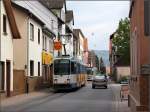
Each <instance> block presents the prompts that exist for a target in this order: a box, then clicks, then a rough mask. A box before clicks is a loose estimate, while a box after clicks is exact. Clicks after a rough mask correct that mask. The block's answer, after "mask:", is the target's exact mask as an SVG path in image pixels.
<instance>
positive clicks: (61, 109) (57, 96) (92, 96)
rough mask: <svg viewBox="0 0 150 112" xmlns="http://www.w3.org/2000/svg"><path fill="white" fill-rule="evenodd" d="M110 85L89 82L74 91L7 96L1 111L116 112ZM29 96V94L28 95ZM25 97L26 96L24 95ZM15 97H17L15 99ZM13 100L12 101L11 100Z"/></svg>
mask: <svg viewBox="0 0 150 112" xmlns="http://www.w3.org/2000/svg"><path fill="white" fill-rule="evenodd" d="M113 95H114V93H113V90H112V87H111V85H109V87H108V89H103V88H97V89H91V84H88V85H87V86H86V87H83V88H81V89H79V90H77V91H74V92H64V93H62V92H61V93H60V92H59V93H51V92H45V94H42V95H39V96H37V97H38V98H29V99H27V100H25V99H23V100H22V101H19V100H21V97H20V98H19V96H18V98H17V97H16V98H15V97H14V98H10V99H9V98H8V99H6V100H4V101H3V102H2V105H1V106H2V110H1V111H2V112H118V111H117V108H118V107H117V106H116V101H115V96H113ZM34 96H35V95H33V97H34ZM30 97H31V96H30ZM22 98H23V97H22ZM26 98H27V97H26ZM15 99H18V101H17V100H15ZM13 100H14V101H13Z"/></svg>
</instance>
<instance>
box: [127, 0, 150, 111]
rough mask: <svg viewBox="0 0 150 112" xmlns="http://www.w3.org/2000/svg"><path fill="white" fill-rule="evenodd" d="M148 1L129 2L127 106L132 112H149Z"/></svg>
mask: <svg viewBox="0 0 150 112" xmlns="http://www.w3.org/2000/svg"><path fill="white" fill-rule="evenodd" d="M149 4H150V1H149V0H131V5H130V15H129V16H130V20H131V37H130V45H131V78H130V95H129V96H130V97H129V105H130V108H131V111H132V112H149V111H150V94H149V93H150V81H149V80H150V77H149V75H150V67H149V64H150V52H149V50H150V38H149V37H150V35H149V34H150V32H149V28H150V21H149V17H150V12H149V11H150V7H149Z"/></svg>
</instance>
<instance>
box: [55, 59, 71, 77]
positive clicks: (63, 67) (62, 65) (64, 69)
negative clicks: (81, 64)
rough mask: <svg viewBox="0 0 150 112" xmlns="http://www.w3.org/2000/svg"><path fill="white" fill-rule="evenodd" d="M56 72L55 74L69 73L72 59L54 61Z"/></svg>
mask: <svg viewBox="0 0 150 112" xmlns="http://www.w3.org/2000/svg"><path fill="white" fill-rule="evenodd" d="M54 74H55V75H69V74H70V61H69V60H65V59H64V60H55V61H54Z"/></svg>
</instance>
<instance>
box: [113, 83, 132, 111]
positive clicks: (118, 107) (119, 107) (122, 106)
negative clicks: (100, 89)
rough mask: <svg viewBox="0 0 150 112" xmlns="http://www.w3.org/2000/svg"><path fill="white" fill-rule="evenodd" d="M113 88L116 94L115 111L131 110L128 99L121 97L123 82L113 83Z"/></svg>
mask: <svg viewBox="0 0 150 112" xmlns="http://www.w3.org/2000/svg"><path fill="white" fill-rule="evenodd" d="M111 89H112V92H113V95H114V106H115V112H130V108H129V107H128V101H127V100H123V101H122V102H121V99H120V89H121V84H111Z"/></svg>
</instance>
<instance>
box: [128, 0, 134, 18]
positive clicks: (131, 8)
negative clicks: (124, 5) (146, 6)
mask: <svg viewBox="0 0 150 112" xmlns="http://www.w3.org/2000/svg"><path fill="white" fill-rule="evenodd" d="M134 3H135V0H131V4H130V11H129V18H131V14H132V10H133V6H134Z"/></svg>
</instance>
